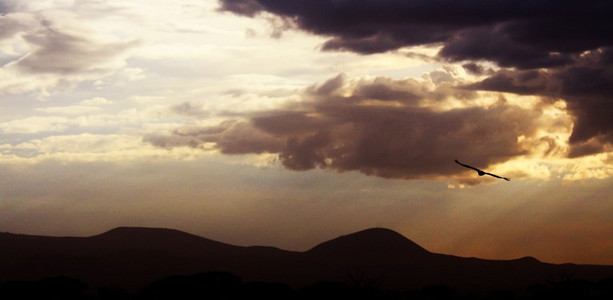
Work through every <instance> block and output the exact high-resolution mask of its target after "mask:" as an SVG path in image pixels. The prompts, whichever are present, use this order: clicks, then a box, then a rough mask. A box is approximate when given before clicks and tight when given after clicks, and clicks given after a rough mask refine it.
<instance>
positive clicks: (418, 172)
mask: <svg viewBox="0 0 613 300" xmlns="http://www.w3.org/2000/svg"><path fill="white" fill-rule="evenodd" d="M611 14H613V3H612V2H611V1H564V0H560V1H544V0H543V1H541V0H517V1H503V0H490V1H475V0H441V1H425V0H421V1H420V0H413V1H393V0H376V1H375V0H353V1H348V0H309V1H306V0H295V1H283V0H219V1H215V0H200V1H195V0H172V1H170V0H167V1H163V0H160V1H142V0H133V1H120V0H107V1H105V0H82V1H76V0H75V1H70V0H32V1H18V0H0V28H1V30H0V66H1V69H0V232H12V233H24V234H34V235H52V236H92V235H96V234H100V233H103V232H105V231H108V230H110V229H113V228H115V227H119V226H142V227H161V228H172V229H177V230H181V231H185V232H188V233H192V234H196V235H199V236H202V237H206V238H210V239H214V240H217V241H221V242H225V243H229V244H234V245H239V246H251V245H263V246H273V247H277V248H281V249H284V250H291V251H306V250H308V249H310V248H312V247H314V246H316V245H317V244H319V243H322V242H325V241H327V240H330V239H333V238H336V237H339V236H341V235H345V234H350V233H353V232H357V231H360V230H364V229H368V228H373V227H383V228H389V229H392V230H394V231H396V232H398V233H400V234H402V235H404V236H405V237H407V238H408V239H410V240H412V241H414V242H416V243H417V244H419V245H421V246H422V247H424V248H425V249H427V250H429V251H431V252H436V253H444V254H452V255H457V256H464V257H480V258H486V259H515V258H520V257H524V256H533V257H536V258H537V259H539V260H541V261H544V262H552V263H567V262H572V263H581V264H608V265H613V196H612V194H613V121H611V120H612V119H611V118H612V117H613V88H612V87H613V71H612V70H613V23H612V22H610V20H609V16H610V15H611ZM455 159H458V160H459V161H461V162H462V163H465V164H468V165H471V166H475V167H477V168H480V169H483V170H486V171H488V172H491V173H494V174H498V175H500V176H504V177H508V178H510V179H511V180H510V181H504V180H500V179H497V178H494V177H491V176H487V175H486V176H478V174H477V172H475V171H472V170H469V169H467V168H464V167H462V166H460V165H458V164H456V163H455V162H454V160H455Z"/></svg>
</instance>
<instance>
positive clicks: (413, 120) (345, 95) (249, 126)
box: [145, 74, 555, 179]
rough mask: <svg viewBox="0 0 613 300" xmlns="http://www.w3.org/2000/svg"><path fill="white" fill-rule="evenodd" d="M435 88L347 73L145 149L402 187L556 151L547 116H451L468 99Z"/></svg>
mask: <svg viewBox="0 0 613 300" xmlns="http://www.w3.org/2000/svg"><path fill="white" fill-rule="evenodd" d="M428 82H429V81H426V80H423V81H418V80H416V79H403V80H394V79H390V78H385V77H378V78H374V79H360V80H358V81H351V80H349V79H347V77H346V76H344V75H343V74H341V75H339V76H337V77H334V78H331V79H330V80H328V81H326V82H324V83H322V84H316V85H313V86H310V87H308V88H306V89H305V90H304V91H303V92H302V94H301V99H300V100H298V101H293V102H289V103H287V104H286V105H285V106H283V107H280V108H278V109H271V110H267V111H259V112H254V113H250V114H244V115H243V117H244V118H243V119H238V118H237V119H235V120H230V121H225V122H222V123H220V124H219V125H218V126H206V127H197V126H196V127H194V126H192V127H182V128H177V129H175V130H172V131H171V132H168V133H167V134H151V135H148V136H146V137H145V141H147V142H149V143H151V144H153V145H156V146H159V147H166V148H173V147H180V146H188V147H192V148H202V149H207V150H211V149H217V150H219V151H220V152H222V153H226V154H247V153H274V154H278V157H279V159H280V161H281V163H282V164H283V165H284V166H285V167H287V168H288V169H292V170H309V169H313V168H322V169H333V170H336V171H339V172H343V171H359V172H362V173H364V174H368V175H374V176H380V177H385V178H405V179H413V178H437V177H439V176H449V175H453V174H456V175H458V174H460V173H462V172H464V171H465V170H463V169H459V168H457V166H456V165H455V164H453V159H454V158H462V159H466V160H467V161H471V162H473V163H475V164H476V165H478V166H488V165H494V164H497V163H501V162H504V161H506V160H509V159H511V158H513V157H517V156H522V155H525V154H528V153H530V152H531V149H532V148H533V146H535V144H538V143H552V141H549V140H542V139H540V137H537V136H536V133H537V129H538V128H539V127H540V126H542V125H543V123H542V122H543V120H544V118H545V117H544V116H543V112H542V111H541V110H538V109H532V108H521V107H519V106H515V105H511V104H509V103H507V102H505V101H498V102H495V103H494V104H492V105H489V106H477V105H473V106H465V107H461V108H446V102H445V100H446V98H454V97H455V96H454V94H457V95H463V94H462V93H461V90H457V91H456V90H454V89H451V88H449V87H448V86H447V85H446V84H445V82H442V83H440V84H439V85H435V86H430V85H428ZM469 95H472V96H473V97H476V96H477V95H475V94H469ZM464 96H466V95H464ZM520 136H522V137H524V138H523V139H521V140H520V139H518V137H520ZM554 144H555V143H554ZM549 146H550V148H551V147H555V145H549ZM548 151H552V150H551V149H548Z"/></svg>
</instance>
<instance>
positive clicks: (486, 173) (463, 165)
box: [455, 159, 511, 181]
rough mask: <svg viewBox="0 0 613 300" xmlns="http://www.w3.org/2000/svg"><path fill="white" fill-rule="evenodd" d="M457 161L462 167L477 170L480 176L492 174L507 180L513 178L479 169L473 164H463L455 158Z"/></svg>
mask: <svg viewBox="0 0 613 300" xmlns="http://www.w3.org/2000/svg"><path fill="white" fill-rule="evenodd" d="M455 162H456V163H457V164H458V165H460V166H462V167H465V168H469V169H473V170H475V171H477V174H479V176H483V175H490V176H493V177H496V178H500V179H504V180H506V181H511V179H509V178H506V177H501V176H498V175H496V174H492V173H488V172H485V171H482V170H479V169H477V168H475V167H471V166H469V165H465V164H463V163H461V162H459V161H458V160H457V159H456V160H455Z"/></svg>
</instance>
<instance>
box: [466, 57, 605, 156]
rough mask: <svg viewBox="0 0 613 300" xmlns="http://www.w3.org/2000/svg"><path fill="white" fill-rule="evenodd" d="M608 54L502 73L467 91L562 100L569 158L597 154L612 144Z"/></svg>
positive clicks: (503, 71) (476, 84) (471, 86)
mask: <svg viewBox="0 0 613 300" xmlns="http://www.w3.org/2000/svg"><path fill="white" fill-rule="evenodd" d="M612 52H613V51H612V50H611V48H604V49H598V50H596V51H590V52H586V53H584V54H583V55H582V56H581V57H578V58H577V59H576V63H574V64H572V65H568V66H564V67H560V68H553V69H549V70H538V71H537V70H525V71H507V70H502V71H499V72H497V73H495V74H494V75H492V76H490V77H489V78H487V79H485V80H483V81H481V82H478V83H475V84H473V85H470V86H468V88H471V89H480V90H491V91H503V92H510V93H516V94H534V95H543V96H548V97H554V98H562V99H564V100H565V101H566V104H567V109H568V111H569V112H570V113H571V114H572V116H573V117H574V126H573V131H572V134H571V136H570V139H569V142H570V144H571V147H572V148H571V151H570V153H569V156H571V157H576V156H582V155H588V154H593V153H598V152H601V151H604V150H605V148H606V146H607V145H611V144H613V122H611V116H612V115H613V71H612V70H613V64H612V63H611V53H612Z"/></svg>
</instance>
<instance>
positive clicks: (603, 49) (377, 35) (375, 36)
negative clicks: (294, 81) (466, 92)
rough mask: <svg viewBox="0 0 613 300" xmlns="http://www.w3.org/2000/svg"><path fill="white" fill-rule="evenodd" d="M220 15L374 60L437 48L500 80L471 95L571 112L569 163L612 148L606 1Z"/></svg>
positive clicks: (246, 5) (236, 4)
mask: <svg viewBox="0 0 613 300" xmlns="http://www.w3.org/2000/svg"><path fill="white" fill-rule="evenodd" d="M219 9H220V10H222V11H230V12H233V13H236V14H239V15H244V16H249V17H256V16H258V15H259V14H261V13H267V14H274V15H277V16H279V17H282V18H286V19H289V20H293V22H294V24H295V27H296V28H299V29H301V30H304V31H306V32H310V33H313V34H316V35H321V36H324V37H327V38H328V40H327V41H326V42H325V43H324V44H323V46H322V49H323V50H327V51H352V52H355V53H360V54H372V53H381V52H388V51H395V50H398V49H401V48H403V47H412V46H422V45H431V46H434V45H436V46H439V47H440V51H439V52H438V55H437V56H438V59H439V60H442V61H447V62H460V63H463V64H464V65H465V66H466V67H467V68H466V70H467V71H469V72H472V73H474V74H489V72H488V73H483V70H482V69H480V68H479V67H478V66H479V65H478V64H477V63H479V62H486V61H487V62H492V63H494V64H496V65H497V66H498V67H500V68H502V70H500V72H498V73H495V74H493V75H491V76H490V77H489V78H487V79H485V80H483V81H481V82H479V83H476V84H474V85H472V88H474V89H482V90H491V91H504V92H511V93H518V94H522V95H526V94H537V95H544V96H548V97H557V98H562V99H564V100H565V101H566V102H567V103H568V110H569V111H570V113H571V114H572V115H573V117H574V120H575V126H574V128H573V133H572V135H571V136H570V139H569V142H570V143H571V145H572V147H573V149H572V150H571V151H570V152H569V156H571V157H576V156H582V155H588V154H593V153H598V152H603V151H608V150H606V149H608V148H609V147H610V146H611V145H612V144H613V123H612V122H610V121H608V119H609V118H610V117H609V116H610V115H611V113H613V111H612V110H613V109H612V107H613V105H612V104H613V103H611V101H613V97H612V95H613V93H612V88H611V87H613V74H612V73H611V71H610V70H612V69H613V59H612V58H613V48H612V46H613V34H612V33H613V23H612V22H610V20H609V19H610V17H609V16H610V14H611V13H613V2H611V1H590V2H579V1H544V0H536V1H534V0H521V1H504V0H494V1H473V0H459V1H458V0H445V1H424V0H415V1H375V0H372V1H369V0H362V1H332V0H328V1H325V0H322V1H316V2H313V1H304V0H299V1H291V2H287V1H281V0H279V1H274V0H220V7H219Z"/></svg>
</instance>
